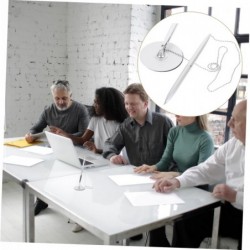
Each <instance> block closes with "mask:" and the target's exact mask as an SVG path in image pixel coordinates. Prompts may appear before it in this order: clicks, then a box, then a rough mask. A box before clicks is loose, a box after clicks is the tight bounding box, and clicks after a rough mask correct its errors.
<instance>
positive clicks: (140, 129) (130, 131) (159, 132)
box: [103, 84, 173, 240]
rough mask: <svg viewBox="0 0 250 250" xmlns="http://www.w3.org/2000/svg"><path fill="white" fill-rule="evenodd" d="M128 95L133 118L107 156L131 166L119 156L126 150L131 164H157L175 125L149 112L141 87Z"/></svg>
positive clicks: (106, 149) (115, 137)
mask: <svg viewBox="0 0 250 250" xmlns="http://www.w3.org/2000/svg"><path fill="white" fill-rule="evenodd" d="M124 94H125V108H126V110H127V112H128V114H129V117H128V118H127V119H126V120H125V121H124V122H123V123H122V124H121V125H120V126H119V128H118V130H117V131H116V132H115V134H114V135H113V136H112V137H111V138H109V139H108V140H107V141H106V142H105V146H104V151H103V156H104V157H105V158H107V159H109V160H110V161H111V162H112V163H114V164H127V160H126V159H125V158H124V157H123V156H122V155H119V154H120V152H121V150H122V148H123V147H125V148H126V152H127V156H128V160H129V162H130V164H132V165H134V166H140V165H141V164H143V163H147V164H153V163H155V162H157V161H159V160H160V158H161V155H162V154H163V151H164V148H165V146H166V141H167V136H168V132H169V129H170V128H171V127H172V126H173V123H172V121H171V120H170V119H169V118H168V117H166V116H165V115H162V114H159V113H155V112H151V111H150V110H149V109H148V95H147V93H146V92H145V90H144V89H143V86H142V85H141V84H130V85H129V86H128V87H127V88H126V90H125V91H124ZM141 238H142V235H138V236H135V237H132V238H130V239H131V240H139V239H141Z"/></svg>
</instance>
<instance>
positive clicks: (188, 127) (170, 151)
mask: <svg viewBox="0 0 250 250" xmlns="http://www.w3.org/2000/svg"><path fill="white" fill-rule="evenodd" d="M176 121H177V124H178V126H176V127H173V128H171V129H170V131H169V134H168V141H167V146H166V148H165V151H164V153H163V155H162V158H161V159H160V161H159V162H158V163H156V164H155V165H152V166H149V165H145V164H144V165H142V166H140V167H137V168H135V169H134V171H135V172H136V173H154V172H157V171H165V172H157V173H155V174H154V175H153V176H152V178H155V179H158V178H161V177H164V176H166V177H167V178H173V177H176V176H178V175H180V174H181V173H183V172H184V171H186V170H187V169H188V168H190V167H192V166H195V165H197V164H199V163H201V162H203V161H205V160H206V159H207V158H208V157H209V156H210V155H211V154H212V153H213V151H214V144H213V140H212V138H211V136H210V135H209V133H208V132H207V130H208V128H207V127H208V126H207V116H206V115H203V116H196V117H192V116H189V117H187V116H179V115H176ZM173 162H175V164H174V167H173ZM171 168H172V169H171ZM149 245H150V246H162V247H163V246H170V244H169V242H168V240H167V238H166V234H165V227H161V228H158V229H155V230H152V231H150V241H149Z"/></svg>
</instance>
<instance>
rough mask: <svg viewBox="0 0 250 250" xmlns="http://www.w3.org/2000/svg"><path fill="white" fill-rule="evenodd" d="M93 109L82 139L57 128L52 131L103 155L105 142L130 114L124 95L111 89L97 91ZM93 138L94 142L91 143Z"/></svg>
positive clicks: (104, 88)
mask: <svg viewBox="0 0 250 250" xmlns="http://www.w3.org/2000/svg"><path fill="white" fill-rule="evenodd" d="M93 107H94V110H93V116H92V117H91V119H90V122H89V125H88V128H87V129H86V131H85V133H84V134H83V135H82V136H81V137H78V136H75V135H72V134H70V133H66V132H65V131H63V130H62V129H60V128H56V127H53V128H51V131H52V132H54V133H56V134H59V135H63V136H66V137H68V138H70V139H72V141H73V142H74V143H75V144H83V145H84V146H86V147H87V148H88V149H89V150H91V151H93V152H94V153H98V154H101V153H102V151H103V147H104V142H105V141H106V140H107V139H108V138H109V137H111V136H112V135H113V134H114V133H115V131H116V130H117V129H118V127H119V125H120V123H122V122H123V121H124V120H125V118H127V116H128V113H127V111H126V109H125V107H124V96H123V94H122V93H121V92H120V91H119V90H117V89H114V88H111V87H102V88H99V89H97V90H96V92H95V99H94V105H93ZM93 136H94V142H93V141H91V138H92V137H93Z"/></svg>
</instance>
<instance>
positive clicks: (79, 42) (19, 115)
mask: <svg viewBox="0 0 250 250" xmlns="http://www.w3.org/2000/svg"><path fill="white" fill-rule="evenodd" d="M158 10H159V7H153V6H146V5H126V4H123V5H118V4H115V5H114V4H87V3H55V2H54V3H50V2H14V1H10V7H9V33H8V56H7V59H8V60H7V83H6V134H5V137H12V136H23V135H24V134H25V133H26V132H27V131H28V129H29V128H30V126H31V125H32V124H33V123H34V122H35V121H36V120H37V118H38V116H39V115H40V113H41V112H42V110H43V108H44V106H45V105H48V104H50V103H51V101H52V98H51V94H50V90H49V87H50V85H51V83H52V81H53V80H57V79H68V80H69V81H70V83H71V85H72V89H73V98H74V99H75V100H78V101H80V102H82V103H85V104H92V102H93V97H94V91H95V89H96V88H99V87H101V86H113V87H116V88H118V89H120V90H121V91H123V90H124V89H125V88H126V86H127V85H128V84H129V83H132V82H138V81H139V79H138V74H137V65H136V64H137V53H138V51H139V48H140V44H141V42H142V40H143V38H144V36H145V35H146V34H147V32H148V30H149V29H151V28H152V26H153V25H154V24H155V23H156V22H158V20H159V14H158V13H159V11H158Z"/></svg>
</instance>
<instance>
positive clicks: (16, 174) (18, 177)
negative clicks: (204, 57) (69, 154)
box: [3, 137, 110, 241]
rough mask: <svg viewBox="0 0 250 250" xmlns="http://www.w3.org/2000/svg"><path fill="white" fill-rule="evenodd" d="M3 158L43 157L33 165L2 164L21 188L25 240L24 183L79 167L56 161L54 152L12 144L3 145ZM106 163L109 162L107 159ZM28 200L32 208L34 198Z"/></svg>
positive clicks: (67, 173) (79, 149)
mask: <svg viewBox="0 0 250 250" xmlns="http://www.w3.org/2000/svg"><path fill="white" fill-rule="evenodd" d="M20 138H21V137H18V138H8V139H5V142H7V141H14V140H17V139H20ZM36 145H37V146H48V142H47V141H46V140H44V141H43V143H41V144H36ZM76 151H77V153H78V155H79V156H80V155H84V156H85V158H86V159H87V158H88V157H87V156H89V157H90V158H98V157H102V156H100V155H96V154H94V153H92V152H90V151H89V150H87V149H84V148H82V147H76ZM3 155H4V158H5V157H8V156H12V155H14V156H23V157H30V158H38V159H43V160H44V161H42V162H40V163H37V164H35V165H33V166H22V165H16V164H7V163H4V164H3V173H4V175H6V176H7V177H8V178H10V179H11V180H12V181H14V182H16V183H17V184H19V185H20V186H21V187H22V188H23V224H24V232H23V237H24V241H27V234H28V233H27V231H26V230H27V225H26V221H27V219H26V213H25V206H26V202H27V201H26V200H25V198H26V196H25V188H26V184H27V183H28V182H30V181H33V182H34V181H38V180H47V179H51V178H57V177H62V176H70V175H74V174H78V175H79V174H80V171H81V170H80V169H78V168H76V167H73V166H71V165H69V164H66V163H64V162H61V161H58V160H56V159H55V157H54V154H53V153H51V154H47V155H41V154H36V153H32V152H28V151H24V150H23V149H22V148H18V147H14V146H8V145H4V150H3ZM107 164H110V163H109V161H108V160H107ZM29 202H31V203H32V205H33V210H34V200H33V201H32V200H30V201H29Z"/></svg>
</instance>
